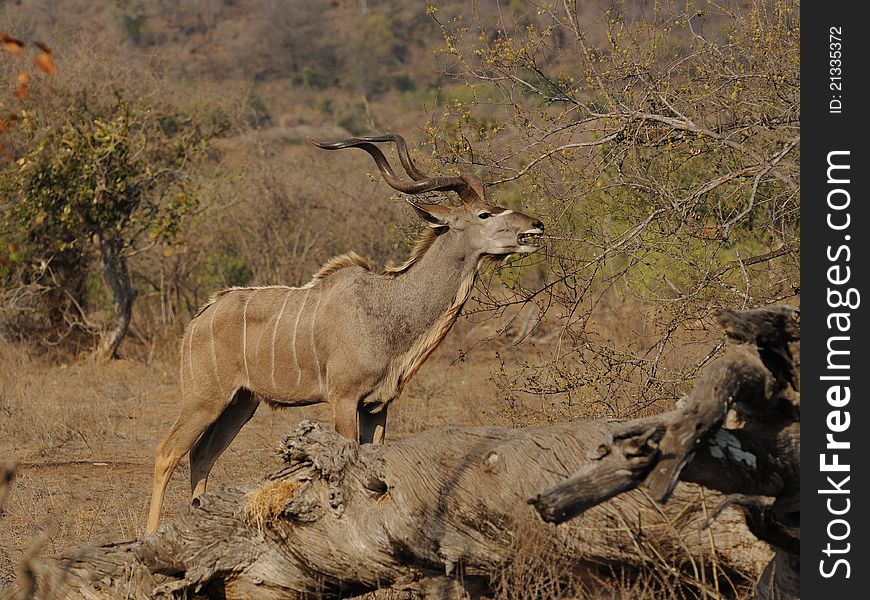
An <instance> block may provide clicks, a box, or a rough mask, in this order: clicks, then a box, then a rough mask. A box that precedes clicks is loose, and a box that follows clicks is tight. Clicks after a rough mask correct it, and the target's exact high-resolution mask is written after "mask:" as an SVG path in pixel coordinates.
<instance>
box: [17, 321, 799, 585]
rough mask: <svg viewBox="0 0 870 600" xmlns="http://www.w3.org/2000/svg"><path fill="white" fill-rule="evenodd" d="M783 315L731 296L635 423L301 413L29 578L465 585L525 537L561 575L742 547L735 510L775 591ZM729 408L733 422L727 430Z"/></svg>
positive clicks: (792, 478) (788, 465)
mask: <svg viewBox="0 0 870 600" xmlns="http://www.w3.org/2000/svg"><path fill="white" fill-rule="evenodd" d="M729 319H730V320H729ZM795 319H796V311H793V310H791V309H785V308H774V309H766V311H748V312H744V313H726V314H725V315H723V318H722V319H721V321H722V323H723V325H724V326H725V328H726V331H728V332H729V336H730V342H731V343H730V348H729V351H728V354H727V355H726V357H725V358H723V359H721V360H720V361H718V362H717V363H716V364H714V365H711V366H710V367H708V368H707V370H706V371H705V374H704V375H703V376H702V377H701V378H700V381H699V383H698V385H697V386H696V388H695V390H694V391H693V392H692V394H691V395H690V396H689V397H688V398H687V399H686V401H685V402H683V403H682V404H681V406H680V407H679V408H677V409H676V410H674V411H670V412H667V413H663V414H661V415H657V416H654V417H649V418H645V419H639V420H636V421H630V422H619V421H606V420H598V421H581V422H573V423H564V424H559V425H553V426H549V427H536V428H526V429H516V430H514V429H503V428H473V429H472V428H448V429H441V430H434V431H429V432H426V433H424V434H422V435H419V436H416V437H413V438H409V439H405V440H401V441H397V442H393V443H389V444H387V445H385V446H380V447H375V446H359V445H357V444H355V443H352V442H349V441H348V440H346V439H344V438H342V437H340V436H338V434H336V433H335V432H334V431H332V429H331V428H329V427H326V426H321V425H320V424H317V423H312V422H303V423H301V424H300V425H299V427H298V428H297V429H296V430H295V431H294V432H292V433H290V434H288V435H287V436H286V437H285V438H284V440H283V442H282V444H281V446H280V449H279V451H280V453H281V455H282V457H283V459H284V464H285V466H284V467H283V468H282V469H281V470H280V471H279V472H277V473H274V474H272V475H270V476H269V477H267V478H266V479H265V480H264V481H263V482H261V483H260V484H258V485H253V486H250V487H247V488H223V489H218V490H215V491H213V492H210V493H208V494H206V495H205V496H203V497H202V498H201V502H200V504H199V505H198V506H191V507H188V508H187V509H186V510H185V511H184V512H183V513H182V515H181V516H180V517H179V518H178V519H177V520H175V521H174V522H171V523H167V524H164V525H163V526H162V527H161V528H160V529H158V531H157V532H155V533H154V534H153V535H151V536H148V537H146V538H144V539H142V540H136V541H128V542H123V543H118V544H109V545H103V546H99V547H90V548H80V549H78V550H75V551H73V552H69V553H67V554H66V555H64V556H61V557H59V558H54V559H40V560H37V559H34V564H33V565H31V567H32V568H31V569H30V572H31V573H33V574H34V575H33V577H34V578H35V582H31V584H34V585H35V589H36V590H37V593H36V596H38V597H46V598H47V597H79V598H106V597H118V598H121V597H124V598H151V597H174V596H186V597H194V596H197V595H203V596H207V597H227V598H305V597H318V598H338V597H347V596H351V595H354V594H359V593H364V592H367V591H371V590H376V589H380V588H393V589H406V590H418V591H420V592H423V593H424V595H427V594H433V595H436V594H443V593H445V589H447V590H451V589H453V588H461V590H462V591H464V593H467V594H469V595H471V596H474V597H477V596H479V595H481V594H483V593H485V592H486V590H487V589H488V588H490V586H491V584H492V574H493V573H494V572H498V571H499V570H500V569H503V568H504V567H505V565H510V564H511V562H512V561H513V560H515V559H516V557H517V556H518V552H519V551H520V550H521V549H523V548H525V549H526V551H528V550H529V544H532V545H533V547H532V552H534V553H535V554H536V555H537V556H538V558H540V559H541V560H542V563H541V564H546V563H547V562H552V563H554V564H556V563H558V565H559V568H560V569H561V571H560V573H561V575H562V576H565V577H571V576H575V577H582V576H583V575H582V573H583V571H584V570H587V569H588V570H595V569H599V570H600V568H601V567H602V566H604V567H607V566H614V567H617V568H619V569H623V568H625V567H628V568H631V567H638V568H641V567H643V566H649V565H651V564H655V565H667V566H668V567H669V568H673V569H679V568H680V567H681V566H684V565H686V564H687V563H689V562H691V561H692V560H693V557H697V556H700V555H702V554H704V553H706V552H708V551H709V550H710V547H709V540H710V534H712V538H713V539H715V543H716V546H717V549H718V551H719V552H720V553H721V554H722V555H726V556H730V558H731V559H732V560H734V561H735V562H740V561H741V560H742V559H746V558H747V555H748V554H751V553H757V546H754V545H753V543H752V541H751V538H752V536H751V535H749V534H748V530H747V528H746V527H745V526H743V525H742V522H741V521H742V518H745V519H746V520H747V521H748V524H749V530H750V531H752V533H753V534H754V535H755V536H757V537H759V538H760V539H763V540H765V541H767V542H769V543H771V544H773V545H774V547H775V548H776V555H775V557H774V559H773V560H772V561H771V563H770V565H769V567H768V570H767V571H765V573H766V576H767V579H764V578H762V581H761V585H759V590H761V592H760V593H759V597H763V598H767V597H773V596H765V595H763V593H764V590H765V589H769V590H770V593H781V592H786V595H785V596H780V597H790V596H788V590H789V589H790V588H788V581H789V576H790V575H793V569H795V568H796V562H795V561H794V560H792V557H793V555H794V550H795V547H794V543H795V535H797V543H798V544H799V530H797V529H796V528H795V527H794V526H793V525H794V521H793V520H792V519H793V518H794V516H795V515H794V512H795V510H797V511H798V513H799V509H796V507H797V505H796V504H789V502H790V501H791V502H792V503H793V502H794V501H795V498H796V495H795V494H796V491H795V490H796V489H797V487H798V480H797V479H796V471H794V470H793V469H794V468H795V465H796V463H794V464H792V461H793V460H796V458H795V457H796V454H795V455H794V456H792V454H790V453H791V452H793V451H796V449H797V448H798V446H799V439H798V440H797V441H795V439H794V437H793V435H792V434H793V433H794V432H793V431H792V429H790V427H792V425H793V423H792V421H793V420H794V419H795V418H796V415H795V413H794V410H789V409H788V407H789V406H790V407H791V409H795V408H796V407H799V393H798V389H799V385H798V383H797V379H796V373H797V371H796V366H795V365H796V364H797V363H796V362H795V361H794V360H793V359H794V356H795V354H794V351H795V350H796V348H795V347H793V346H794V344H793V342H794V341H795V340H796V331H797V329H796V325H795V322H796V321H795ZM761 322H764V323H766V322H770V326H769V327H768V326H762V325H760V324H759V323H761ZM753 327H754V328H755V329H753ZM771 328H773V329H776V328H779V329H780V330H782V331H785V332H786V333H784V334H782V335H779V336H776V335H774V333H775V332H772V331H771ZM789 332H790V333H789ZM729 410H734V411H736V412H737V413H740V416H741V417H742V418H743V426H742V427H741V428H738V429H734V430H729V431H726V430H724V429H722V425H723V424H724V423H725V416H726V413H727V412H728V411H729ZM766 422H770V423H775V425H774V426H772V427H770V426H766V425H764V423H766ZM688 432H692V433H691V435H690V434H689V433H688ZM690 442H691V443H690ZM783 452H785V455H784V456H783ZM677 479H683V480H687V481H698V482H700V483H702V484H703V485H704V486H707V487H710V488H713V489H721V490H722V491H723V492H726V493H728V494H735V495H733V496H730V497H728V498H724V497H720V500H722V501H723V502H728V503H730V504H734V505H735V506H739V507H740V508H741V510H742V511H743V517H741V516H740V513H738V512H737V511H734V510H724V509H723V511H722V514H721V515H720V516H719V517H718V518H717V519H715V520H712V522H711V520H710V518H709V517H710V514H708V513H707V512H706V508H705V506H704V505H703V503H702V502H699V494H700V493H701V492H700V491H699V490H700V489H701V488H700V487H699V486H697V485H690V484H683V483H681V484H679V485H676V480H677ZM644 482H647V483H646V484H645V485H648V486H649V488H648V489H645V488H644V487H642V484H644ZM706 495H707V496H708V497H709V496H711V495H712V493H711V492H706ZM654 496H655V498H658V499H659V500H665V499H666V500H667V502H666V503H665V504H664V505H660V504H659V503H658V502H657V501H656V499H655V498H654ZM605 501H606V502H605ZM723 506H724V505H723ZM786 507H788V508H786ZM711 512H712V511H711ZM539 515H540V516H539ZM541 516H543V517H544V518H543V519H542V518H541ZM572 517H574V518H572ZM568 519H570V520H568ZM559 522H561V523H562V524H557V523H559ZM708 526H709V527H710V528H711V531H710V532H708V531H706V530H705V528H706V527H708ZM741 553H742V556H741ZM774 566H778V568H774ZM789 569H791V571H790V570H789ZM695 571H696V575H697V577H696V578H695V579H696V581H695V584H696V585H697V586H699V588H701V587H704V586H708V585H709V584H708V583H705V580H704V577H703V574H700V573H697V565H695ZM704 589H705V591H711V590H708V589H707V588H706V587H704ZM455 591H456V590H455V589H453V591H452V592H451V593H453V592H455Z"/></svg>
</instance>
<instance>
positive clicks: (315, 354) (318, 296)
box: [311, 294, 323, 392]
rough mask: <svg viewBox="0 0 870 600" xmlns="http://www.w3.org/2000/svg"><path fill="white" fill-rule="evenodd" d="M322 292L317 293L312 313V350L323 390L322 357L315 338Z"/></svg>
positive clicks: (318, 387)
mask: <svg viewBox="0 0 870 600" xmlns="http://www.w3.org/2000/svg"><path fill="white" fill-rule="evenodd" d="M320 298H321V294H318V295H317V304H315V305H314V314H313V315H311V350H312V351H313V352H314V362H315V363H316V364H317V367H316V368H317V389H318V390H320V391H321V392H322V391H323V380H322V379H321V376H320V359H318V358H317V343H316V342H315V340H314V327H315V321H316V320H317V309H318V308H320Z"/></svg>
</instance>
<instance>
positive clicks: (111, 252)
mask: <svg viewBox="0 0 870 600" xmlns="http://www.w3.org/2000/svg"><path fill="white" fill-rule="evenodd" d="M96 240H97V251H98V253H99V256H100V266H101V268H102V270H103V277H104V278H105V280H106V283H107V284H108V285H109V289H110V290H111V291H112V306H113V308H114V310H113V314H112V319H111V320H110V321H109V323H108V325H107V327H106V328H105V329H104V331H103V332H102V334H101V335H100V341H99V342H98V344H97V348H96V349H95V350H94V352H93V357H94V358H96V359H97V360H101V361H108V360H111V359H113V358H115V355H116V353H117V352H118V347H119V346H120V345H121V341H122V340H123V339H124V336H125V335H126V334H127V329H128V328H129V327H130V319H131V318H132V316H133V301H134V300H135V298H136V290H135V289H134V288H133V281H132V280H131V279H130V271H129V269H128V268H127V257H126V256H125V255H124V247H123V243H122V242H121V240H118V239H114V238H109V239H106V238H105V237H104V236H102V235H100V234H98V235H97V236H96Z"/></svg>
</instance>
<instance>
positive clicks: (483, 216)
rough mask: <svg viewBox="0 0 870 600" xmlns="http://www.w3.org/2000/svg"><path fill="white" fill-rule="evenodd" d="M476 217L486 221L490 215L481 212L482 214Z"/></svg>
mask: <svg viewBox="0 0 870 600" xmlns="http://www.w3.org/2000/svg"><path fill="white" fill-rule="evenodd" d="M477 216H478V217H480V218H481V219H488V218H490V217H491V216H492V215H491V214H490V213H488V212H486V211H483V212H482V213H480V214H478V215H477Z"/></svg>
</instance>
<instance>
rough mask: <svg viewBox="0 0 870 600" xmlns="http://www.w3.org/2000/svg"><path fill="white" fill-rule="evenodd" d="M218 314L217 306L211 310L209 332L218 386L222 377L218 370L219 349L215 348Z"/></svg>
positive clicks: (212, 360)
mask: <svg viewBox="0 0 870 600" xmlns="http://www.w3.org/2000/svg"><path fill="white" fill-rule="evenodd" d="M216 312H217V306H215V307H213V308H212V309H211V319H210V320H209V322H208V330H209V333H211V362H212V364H213V365H214V376H215V381H217V382H218V385H220V384H221V375H220V370H219V369H218V362H217V349H216V348H215V344H214V315H215V313H216Z"/></svg>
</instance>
